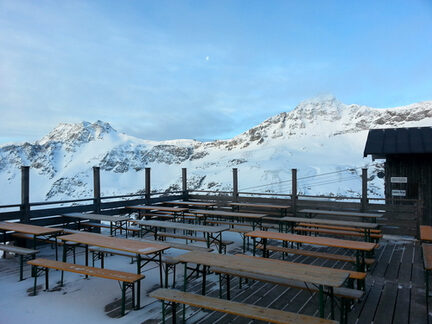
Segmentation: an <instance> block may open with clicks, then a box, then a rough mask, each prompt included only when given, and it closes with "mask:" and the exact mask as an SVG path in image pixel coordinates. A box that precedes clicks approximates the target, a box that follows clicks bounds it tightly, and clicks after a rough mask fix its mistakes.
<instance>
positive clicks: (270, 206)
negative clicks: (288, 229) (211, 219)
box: [228, 202, 291, 216]
mask: <svg viewBox="0 0 432 324" xmlns="http://www.w3.org/2000/svg"><path fill="white" fill-rule="evenodd" d="M228 205H229V206H231V207H232V208H233V210H237V211H239V210H240V207H250V208H268V209H278V210H280V212H281V216H286V215H287V213H288V209H289V208H291V206H289V205H278V204H262V203H261V204H260V203H246V202H233V203H229V204H228Z"/></svg>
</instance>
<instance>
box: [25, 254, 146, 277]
mask: <svg viewBox="0 0 432 324" xmlns="http://www.w3.org/2000/svg"><path fill="white" fill-rule="evenodd" d="M27 263H28V264H30V265H35V266H39V267H47V268H50V269H56V270H62V271H68V272H74V273H80V274H85V275H89V276H94V277H100V278H105V279H113V280H119V281H124V282H135V281H137V280H140V279H143V278H144V275H142V274H135V273H130V272H124V271H118V270H110V269H101V268H93V267H88V266H84V265H80V264H73V263H67V262H61V261H55V260H49V259H42V258H38V259H34V260H30V261H27Z"/></svg>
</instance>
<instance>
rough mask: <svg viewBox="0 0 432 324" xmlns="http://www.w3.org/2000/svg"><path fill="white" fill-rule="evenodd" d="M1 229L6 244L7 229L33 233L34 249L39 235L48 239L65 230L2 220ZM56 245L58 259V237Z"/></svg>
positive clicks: (55, 241)
mask: <svg viewBox="0 0 432 324" xmlns="http://www.w3.org/2000/svg"><path fill="white" fill-rule="evenodd" d="M0 231H2V232H3V241H4V243H5V244H6V232H7V231H13V232H18V233H23V234H30V235H33V250H36V239H37V238H38V237H43V238H46V239H50V238H55V237H56V236H57V235H59V234H60V233H62V232H63V229H59V228H50V227H44V226H37V225H29V224H22V223H12V222H0ZM54 245H55V250H56V260H57V258H58V252H57V240H56V239H54Z"/></svg>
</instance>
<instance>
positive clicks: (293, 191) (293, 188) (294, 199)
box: [291, 169, 298, 216]
mask: <svg viewBox="0 0 432 324" xmlns="http://www.w3.org/2000/svg"><path fill="white" fill-rule="evenodd" d="M297 198H298V197H297V169H291V210H292V213H293V215H294V216H296V215H297Z"/></svg>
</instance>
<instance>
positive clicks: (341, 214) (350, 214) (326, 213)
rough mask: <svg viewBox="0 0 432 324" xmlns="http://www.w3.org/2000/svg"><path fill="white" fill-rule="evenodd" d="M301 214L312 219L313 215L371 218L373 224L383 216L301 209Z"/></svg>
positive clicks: (379, 214) (378, 214)
mask: <svg viewBox="0 0 432 324" xmlns="http://www.w3.org/2000/svg"><path fill="white" fill-rule="evenodd" d="M299 212H300V213H305V214H307V215H309V217H312V216H313V215H328V216H347V217H362V218H370V219H372V221H373V222H376V219H377V218H381V217H382V216H383V214H382V213H363V212H350V211H336V210H324V209H300V210H299Z"/></svg>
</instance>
